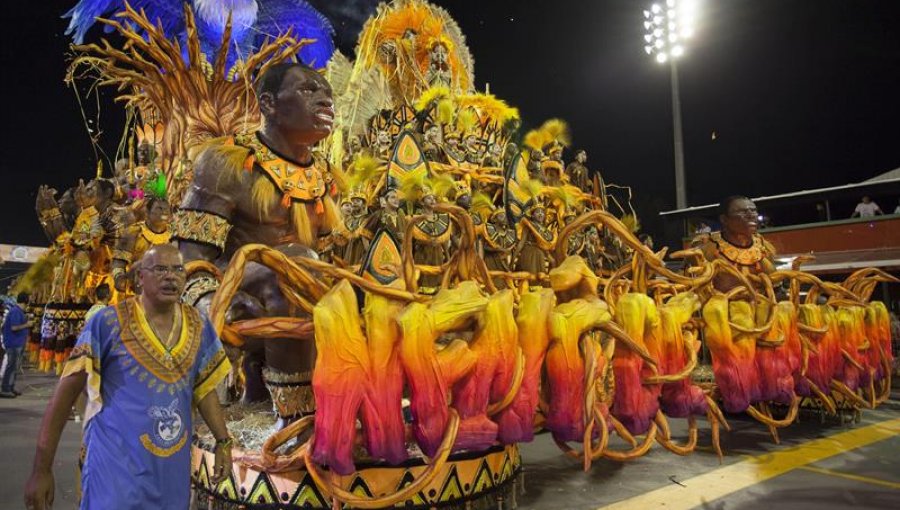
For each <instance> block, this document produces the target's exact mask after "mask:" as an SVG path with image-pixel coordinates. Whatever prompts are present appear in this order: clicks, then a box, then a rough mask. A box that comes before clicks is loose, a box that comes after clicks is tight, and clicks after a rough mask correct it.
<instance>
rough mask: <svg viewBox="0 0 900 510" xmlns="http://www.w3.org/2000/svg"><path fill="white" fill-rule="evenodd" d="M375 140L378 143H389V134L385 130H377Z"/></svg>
mask: <svg viewBox="0 0 900 510" xmlns="http://www.w3.org/2000/svg"><path fill="white" fill-rule="evenodd" d="M377 140H378V144H379V145H390V143H391V134H390V133H388V132H387V131H379V132H378V138H377Z"/></svg>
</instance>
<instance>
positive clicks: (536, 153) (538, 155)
mask: <svg viewBox="0 0 900 510" xmlns="http://www.w3.org/2000/svg"><path fill="white" fill-rule="evenodd" d="M531 159H532V161H540V160H542V159H544V151H541V150H538V149H534V150H532V151H531Z"/></svg>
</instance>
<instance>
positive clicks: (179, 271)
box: [141, 265, 185, 278]
mask: <svg viewBox="0 0 900 510" xmlns="http://www.w3.org/2000/svg"><path fill="white" fill-rule="evenodd" d="M141 269H144V270H147V271H150V272H152V273H153V276H155V277H157V278H162V277H164V276H166V275H167V274H169V273H172V274H173V275H175V276H184V274H185V270H184V266H181V265H178V266H161V265H157V266H144V267H141Z"/></svg>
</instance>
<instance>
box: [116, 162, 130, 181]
mask: <svg viewBox="0 0 900 510" xmlns="http://www.w3.org/2000/svg"><path fill="white" fill-rule="evenodd" d="M127 180H128V160H127V159H120V160H118V161H116V182H118V183H119V184H124V183H125V182H126V181H127Z"/></svg>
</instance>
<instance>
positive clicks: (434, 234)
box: [412, 183, 453, 293]
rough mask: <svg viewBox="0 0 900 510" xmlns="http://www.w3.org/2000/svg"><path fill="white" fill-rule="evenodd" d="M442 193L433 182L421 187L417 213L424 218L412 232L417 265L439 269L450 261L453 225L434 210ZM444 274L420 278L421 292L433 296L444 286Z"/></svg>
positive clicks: (448, 216) (426, 275)
mask: <svg viewBox="0 0 900 510" xmlns="http://www.w3.org/2000/svg"><path fill="white" fill-rule="evenodd" d="M438 193H439V191H438V190H436V189H435V187H434V184H433V183H426V184H425V185H424V186H422V187H421V188H420V192H419V199H418V205H419V210H418V211H416V213H417V214H421V215H424V218H423V219H421V220H419V221H418V222H416V224H415V226H414V227H413V229H412V235H413V245H412V246H413V259H414V260H415V262H416V264H421V265H428V266H434V267H440V266H441V265H442V264H443V263H444V262H446V261H447V260H449V259H450V247H451V237H452V235H453V225H452V222H451V220H450V215H448V214H447V213H439V212H436V211H435V210H434V206H435V205H437V204H438V200H439V198H438V197H439V195H438ZM441 278H442V275H441V273H440V272H438V273H437V274H423V275H422V276H421V277H420V278H419V284H420V285H421V289H420V290H421V292H423V293H431V292H435V291H437V289H438V287H439V286H440V284H441Z"/></svg>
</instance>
